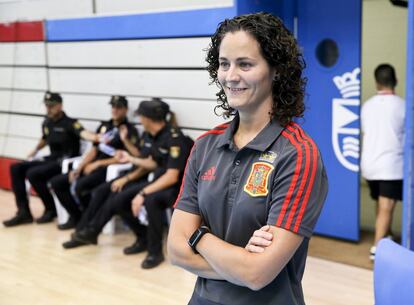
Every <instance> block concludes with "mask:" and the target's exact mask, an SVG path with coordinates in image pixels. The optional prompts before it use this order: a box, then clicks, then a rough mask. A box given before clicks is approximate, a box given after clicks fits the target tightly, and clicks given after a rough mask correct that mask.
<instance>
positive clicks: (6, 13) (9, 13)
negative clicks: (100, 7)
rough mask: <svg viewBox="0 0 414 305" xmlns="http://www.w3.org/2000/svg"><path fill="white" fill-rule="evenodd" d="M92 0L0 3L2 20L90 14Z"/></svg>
mask: <svg viewBox="0 0 414 305" xmlns="http://www.w3.org/2000/svg"><path fill="white" fill-rule="evenodd" d="M92 13H93V6H92V0H70V1H67V0H36V1H27V0H26V1H15V2H5V3H0V21H1V22H8V21H17V20H18V21H25V20H39V19H45V18H47V19H52V18H66V17H77V16H88V15H91V14H92Z"/></svg>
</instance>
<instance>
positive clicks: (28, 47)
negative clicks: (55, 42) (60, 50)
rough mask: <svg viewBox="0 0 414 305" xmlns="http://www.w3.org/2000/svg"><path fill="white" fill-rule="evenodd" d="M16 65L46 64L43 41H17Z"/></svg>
mask: <svg viewBox="0 0 414 305" xmlns="http://www.w3.org/2000/svg"><path fill="white" fill-rule="evenodd" d="M15 52H16V58H15V65H43V66H44V65H46V54H45V53H46V52H45V44H44V43H43V42H20V43H16V49H15Z"/></svg>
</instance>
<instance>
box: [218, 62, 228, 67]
mask: <svg viewBox="0 0 414 305" xmlns="http://www.w3.org/2000/svg"><path fill="white" fill-rule="evenodd" d="M220 67H221V68H227V67H229V63H228V62H221V63H220Z"/></svg>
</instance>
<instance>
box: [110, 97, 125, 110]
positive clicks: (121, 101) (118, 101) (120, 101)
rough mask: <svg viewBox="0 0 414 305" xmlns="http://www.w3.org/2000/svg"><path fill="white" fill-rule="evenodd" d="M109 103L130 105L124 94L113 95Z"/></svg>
mask: <svg viewBox="0 0 414 305" xmlns="http://www.w3.org/2000/svg"><path fill="white" fill-rule="evenodd" d="M109 104H110V105H112V106H114V107H125V108H127V107H128V100H127V99H126V97H125V96H123V95H113V96H112V97H111V100H110V101H109Z"/></svg>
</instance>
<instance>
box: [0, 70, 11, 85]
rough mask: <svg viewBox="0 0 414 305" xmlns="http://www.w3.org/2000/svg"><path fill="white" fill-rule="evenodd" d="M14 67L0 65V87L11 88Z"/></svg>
mask: <svg viewBox="0 0 414 305" xmlns="http://www.w3.org/2000/svg"><path fill="white" fill-rule="evenodd" d="M13 72H14V68H10V67H0V88H11V87H12V82H13Z"/></svg>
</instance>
